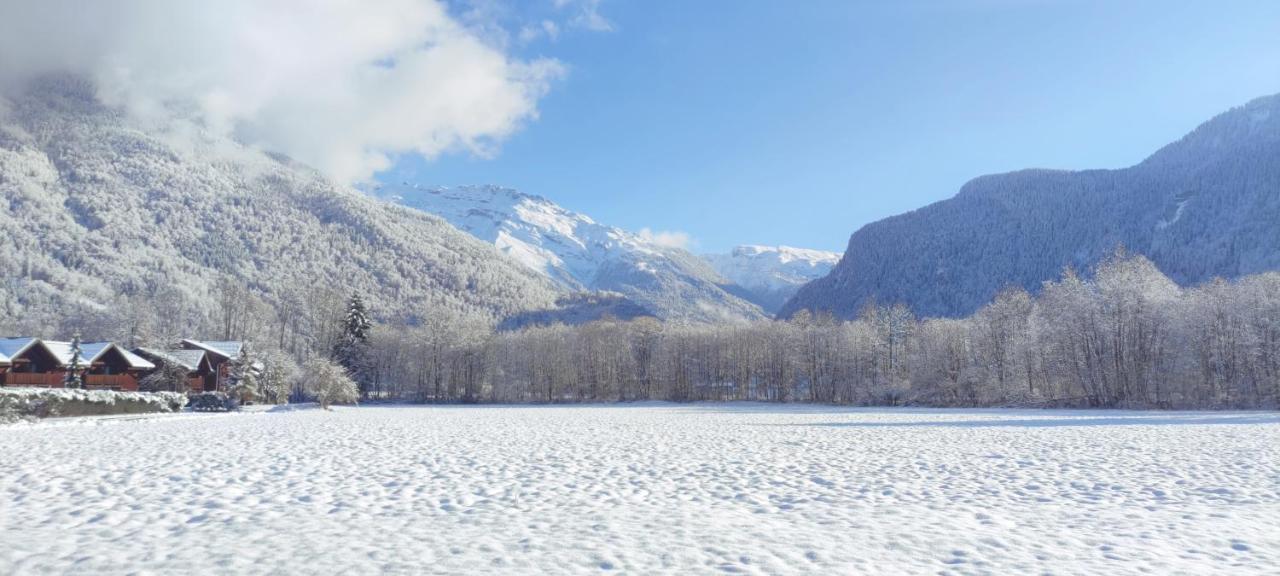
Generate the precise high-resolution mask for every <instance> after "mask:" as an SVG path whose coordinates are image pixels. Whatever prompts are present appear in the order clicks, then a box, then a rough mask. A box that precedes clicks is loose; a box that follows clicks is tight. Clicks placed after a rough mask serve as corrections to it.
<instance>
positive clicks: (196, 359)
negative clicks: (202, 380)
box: [136, 348, 205, 372]
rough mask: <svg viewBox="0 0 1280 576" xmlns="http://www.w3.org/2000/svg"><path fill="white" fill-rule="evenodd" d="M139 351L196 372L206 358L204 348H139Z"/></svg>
mask: <svg viewBox="0 0 1280 576" xmlns="http://www.w3.org/2000/svg"><path fill="white" fill-rule="evenodd" d="M136 352H137V353H139V354H141V355H143V356H147V357H150V358H154V359H157V360H159V361H161V362H169V363H172V364H177V365H178V366H181V367H183V368H186V369H187V371H188V372H195V371H196V370H199V369H200V362H202V361H203V360H204V354H205V352H204V350H199V349H195V350H193V349H187V348H174V349H170V350H157V349H155V348H138V349H137V350H136Z"/></svg>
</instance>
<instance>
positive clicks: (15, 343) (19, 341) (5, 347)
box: [0, 338, 36, 361]
mask: <svg viewBox="0 0 1280 576" xmlns="http://www.w3.org/2000/svg"><path fill="white" fill-rule="evenodd" d="M35 341H36V339H35V338H0V359H3V360H5V361H8V360H9V359H12V358H13V357H14V356H17V355H19V354H22V351H23V350H26V349H27V348H28V347H29V346H31V345H32V344H34V343H35Z"/></svg>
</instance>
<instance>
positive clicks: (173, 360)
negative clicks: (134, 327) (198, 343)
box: [133, 348, 218, 392]
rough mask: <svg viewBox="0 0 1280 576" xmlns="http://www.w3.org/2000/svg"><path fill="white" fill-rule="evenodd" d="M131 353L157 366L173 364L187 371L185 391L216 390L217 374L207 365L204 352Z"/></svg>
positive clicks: (147, 350) (146, 350) (154, 350)
mask: <svg viewBox="0 0 1280 576" xmlns="http://www.w3.org/2000/svg"><path fill="white" fill-rule="evenodd" d="M133 353H134V354H137V355H138V356H141V357H143V358H146V359H147V360H150V361H151V362H152V363H153V364H155V365H157V366H160V365H162V364H173V365H176V366H181V367H182V368H184V369H185V370H186V371H187V390H188V391H190V392H212V391H214V390H217V389H218V380H217V372H216V371H215V370H214V368H213V366H212V365H211V364H210V363H209V356H208V354H206V353H205V351H204V350H200V349H196V350H188V349H186V348H170V349H166V350H161V349H157V348H135V349H134V350H133Z"/></svg>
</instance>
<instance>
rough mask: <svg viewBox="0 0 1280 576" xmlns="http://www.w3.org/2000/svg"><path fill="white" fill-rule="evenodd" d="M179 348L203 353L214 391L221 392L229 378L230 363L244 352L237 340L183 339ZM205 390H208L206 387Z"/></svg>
mask: <svg viewBox="0 0 1280 576" xmlns="http://www.w3.org/2000/svg"><path fill="white" fill-rule="evenodd" d="M180 346H181V347H182V348H183V349H185V350H200V351H202V352H204V355H205V358H207V359H208V361H209V367H210V369H211V370H212V371H213V382H214V387H213V389H214V390H222V389H224V388H225V387H226V384H227V381H228V379H229V378H230V377H231V361H232V360H234V359H236V358H239V357H240V353H241V351H242V350H244V343H243V342H240V341H238V340H222V341H213V340H209V341H202V340H192V339H189V338H188V339H184V340H183V341H182V343H181V344H180ZM206 389H208V388H207V385H206Z"/></svg>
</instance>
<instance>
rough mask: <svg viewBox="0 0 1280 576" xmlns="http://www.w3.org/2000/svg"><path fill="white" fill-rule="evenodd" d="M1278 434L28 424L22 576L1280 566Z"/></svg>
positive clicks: (1044, 426)
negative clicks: (69, 575) (44, 575)
mask: <svg viewBox="0 0 1280 576" xmlns="http://www.w3.org/2000/svg"><path fill="white" fill-rule="evenodd" d="M108 424H109V425H110V428H105V427H104V426H107V425H108ZM1277 439H1280V415H1277V414H1274V413H1239V412H1237V413H1157V412H1095V411H1081V412H1066V411H1016V410H952V411H943V410H907V409H898V410H876V409H839V408H825V407H807V406H778V405H755V404H722V405H667V404H646V405H636V406H577V407H558V406H538V407H509V406H486V407H463V406H456V407H403V406H391V407H360V408H348V409H339V410H337V411H334V412H324V411H320V410H300V411H270V412H255V413H248V414H238V415H230V416H225V415H210V416H209V417H203V415H201V416H199V417H197V416H195V415H189V414H184V415H178V416H171V417H151V418H145V419H137V420H129V421H121V420H118V419H117V420H110V421H101V422H95V421H88V420H85V421H82V422H80V423H79V425H70V426H68V425H57V424H56V423H51V424H49V425H45V424H35V425H23V426H11V427H8V428H6V429H4V430H2V431H0V542H4V543H5V544H4V545H3V546H0V573H5V574H40V573H64V572H73V573H84V574H115V573H125V572H129V573H134V572H143V573H208V572H220V573H246V574H268V573H344V574H376V573H413V574H429V573H465V574H485V573H491V574H513V573H533V572H543V573H561V574H573V573H582V574H599V573H609V572H617V573H636V574H652V573H665V574H688V573H716V572H725V573H748V574H765V573H770V574H774V573H776V574H811V573H816V574H851V573H885V574H979V573H1003V574H1031V573H1059V574H1079V573H1096V574H1140V573H1156V574H1172V573H1195V574H1233V575H1244V574H1264V573H1272V574H1274V571H1275V566H1277V565H1280V484H1278V483H1277V478H1280V442H1277V441H1276V440H1277Z"/></svg>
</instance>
